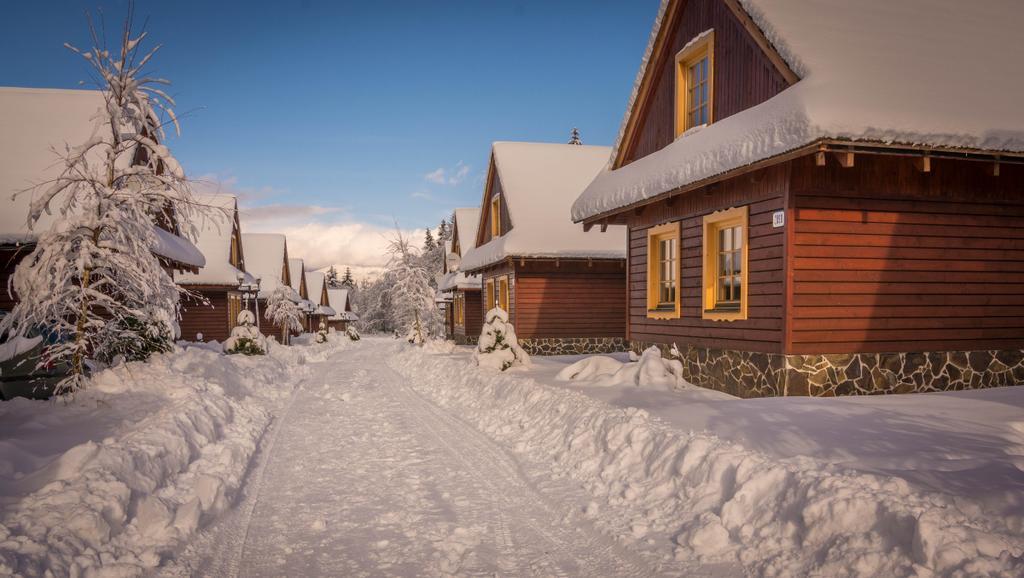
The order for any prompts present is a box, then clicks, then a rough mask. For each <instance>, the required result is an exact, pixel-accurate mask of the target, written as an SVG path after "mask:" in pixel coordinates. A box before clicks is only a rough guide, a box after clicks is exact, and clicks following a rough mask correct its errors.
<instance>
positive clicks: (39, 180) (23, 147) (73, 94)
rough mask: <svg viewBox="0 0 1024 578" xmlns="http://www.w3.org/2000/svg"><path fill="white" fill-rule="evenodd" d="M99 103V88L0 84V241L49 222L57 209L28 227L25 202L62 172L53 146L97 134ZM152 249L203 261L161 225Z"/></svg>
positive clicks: (23, 237)
mask: <svg viewBox="0 0 1024 578" xmlns="http://www.w3.org/2000/svg"><path fill="white" fill-rule="evenodd" d="M103 106H104V100H103V94H102V93H101V92H100V91H98V90H67V89H51V88H18V87H0V207H2V208H3V210H0V244H2V243H12V244H13V243H26V242H28V243H31V242H35V240H36V238H37V237H38V234H39V232H40V231H46V230H48V229H49V228H50V226H51V225H52V224H53V222H54V219H56V218H57V216H58V213H57V212H56V211H54V212H53V214H43V216H42V217H41V218H40V219H39V221H38V222H36V224H35V226H34V227H33V229H31V230H30V229H29V228H28V214H29V206H30V205H31V202H32V199H33V197H35V196H37V195H38V194H40V193H41V192H42V191H41V190H37V189H36V187H39V186H40V185H43V184H44V183H47V182H50V181H52V180H54V179H56V178H57V177H58V176H59V175H60V173H61V170H62V169H63V164H61V162H60V159H59V157H58V156H57V153H56V152H55V150H57V151H63V150H64V148H65V146H72V147H74V146H79V145H82V144H83V143H85V142H87V141H88V140H90V139H91V138H93V137H94V136H97V135H98V134H99V133H100V130H101V128H102V127H101V124H100V122H101V115H100V114H99V113H100V111H101V109H102V107H103ZM99 154H100V153H99V150H98V149H97V155H99ZM96 160H97V162H98V161H100V160H102V159H99V158H97V159H96ZM126 162H127V161H126ZM22 192H23V194H18V195H16V196H14V195H15V193H22ZM12 196H13V197H14V198H12ZM154 228H155V227H154ZM152 249H153V252H154V253H156V254H157V255H160V256H161V257H165V258H167V259H170V260H172V261H177V262H178V263H181V264H184V265H191V266H194V267H202V266H203V265H204V264H205V259H204V258H203V255H202V253H200V252H199V250H198V249H196V248H195V247H194V246H193V245H192V243H191V242H189V241H188V240H187V239H184V238H181V237H178V236H176V235H174V234H173V233H168V232H167V231H162V230H160V229H156V240H155V244H154V246H153V248H152Z"/></svg>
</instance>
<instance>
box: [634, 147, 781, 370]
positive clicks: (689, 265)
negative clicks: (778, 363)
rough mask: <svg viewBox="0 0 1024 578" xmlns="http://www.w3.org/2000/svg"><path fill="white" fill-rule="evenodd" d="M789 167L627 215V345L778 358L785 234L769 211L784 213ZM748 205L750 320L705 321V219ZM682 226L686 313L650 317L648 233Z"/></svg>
mask: <svg viewBox="0 0 1024 578" xmlns="http://www.w3.org/2000/svg"><path fill="white" fill-rule="evenodd" d="M788 178H789V173H788V165H786V164H782V165H776V166H774V167H769V168H767V169H762V170H759V171H755V172H753V173H751V174H749V175H744V176H741V177H737V178H735V179H731V180H729V181H725V182H722V183H720V184H719V185H717V186H714V187H711V188H709V189H701V190H697V191H693V192H691V193H688V194H686V195H683V196H681V197H679V198H678V199H677V200H676V201H675V202H674V204H673V205H671V206H669V205H668V203H667V202H665V201H662V202H659V203H655V204H652V205H650V206H648V207H647V208H645V209H644V210H643V211H642V212H641V213H640V214H636V213H635V212H633V213H628V214H627V219H628V222H629V231H630V232H629V263H630V270H629V273H630V282H629V303H630V307H629V325H630V339H631V340H634V341H640V342H648V343H665V344H670V343H677V344H680V345H682V344H686V343H691V344H694V345H698V346H703V347H710V348H726V349H740V350H748V351H761V352H781V351H782V341H783V332H782V327H783V317H784V301H785V297H784V281H785V279H784V277H785V274H784V268H783V264H784V244H785V237H784V229H782V228H773V227H772V224H771V223H772V213H773V212H775V211H777V210H781V209H782V208H783V206H784V202H785V194H786V190H787V187H788ZM740 206H747V207H749V208H748V210H749V227H750V231H749V239H748V240H749V262H748V270H749V281H750V286H749V288H748V292H749V294H748V298H749V303H748V306H747V312H748V318H747V319H746V320H740V321H710V320H705V319H702V302H701V294H702V288H703V287H702V286H703V255H702V252H703V217H704V215H707V214H709V213H712V212H715V211H719V210H723V209H728V208H730V207H740ZM673 221H681V223H682V228H681V241H682V251H681V256H682V263H681V268H682V270H681V273H680V280H681V297H682V315H681V317H680V318H679V319H664V320H663V319H648V318H647V231H648V229H649V228H651V227H652V226H656V225H660V224H663V223H668V222H673Z"/></svg>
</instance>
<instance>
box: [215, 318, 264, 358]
mask: <svg viewBox="0 0 1024 578" xmlns="http://www.w3.org/2000/svg"><path fill="white" fill-rule="evenodd" d="M237 321H238V325H236V326H235V328H234V329H232V330H231V337H228V339H227V341H225V342H224V353H229V354H233V353H241V354H242V355H264V354H265V353H266V352H267V340H266V338H265V337H263V334H262V333H260V330H259V329H258V328H257V327H256V326H255V325H254V323H256V316H255V315H253V313H252V311H249V310H242V311H241V312H239V314H238V318H237Z"/></svg>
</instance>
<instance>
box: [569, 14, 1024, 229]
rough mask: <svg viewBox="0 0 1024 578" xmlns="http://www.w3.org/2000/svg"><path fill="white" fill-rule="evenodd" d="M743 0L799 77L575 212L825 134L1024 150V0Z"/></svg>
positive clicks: (591, 190)
mask: <svg viewBox="0 0 1024 578" xmlns="http://www.w3.org/2000/svg"><path fill="white" fill-rule="evenodd" d="M671 1H676V0H663V2H662V8H661V10H660V11H659V16H658V19H657V20H656V21H655V27H654V30H653V32H652V34H651V39H650V43H649V45H648V48H647V52H646V54H645V56H644V60H643V62H642V64H641V70H640V73H639V74H638V76H637V82H636V84H635V85H634V91H633V95H632V97H631V98H630V103H629V106H628V107H627V112H626V120H625V121H623V130H622V131H620V134H619V139H618V142H617V144H616V151H617V149H618V147H620V146H622V138H623V134H624V129H625V126H626V123H627V122H628V119H629V115H630V113H631V111H632V110H633V108H634V105H635V103H636V101H637V97H638V87H639V86H640V83H641V80H642V78H643V76H644V74H645V71H646V68H647V65H648V63H649V62H651V60H652V54H651V52H652V50H653V46H654V41H655V39H656V38H657V36H658V31H659V29H660V27H661V26H662V25H663V24H665V23H664V18H663V16H664V14H665V8H666V6H667V5H668V3H669V2H671ZM740 2H741V4H742V6H743V8H744V9H745V10H746V11H747V13H748V14H749V15H750V17H751V18H752V19H753V21H754V22H755V23H756V24H757V25H758V27H760V28H761V30H762V31H763V32H764V35H765V37H766V38H767V40H768V41H769V42H770V43H771V44H772V46H773V47H774V48H775V50H776V51H777V52H778V53H779V55H780V56H781V57H782V58H783V59H784V60H785V61H786V63H787V64H788V65H789V67H790V68H791V69H792V70H793V71H794V72H796V74H797V75H798V76H799V77H800V80H799V81H798V82H796V84H794V85H792V86H790V87H789V88H787V89H785V90H783V91H782V92H781V93H779V94H777V95H776V96H774V97H773V98H771V99H769V100H767V101H766V102H764V103H761V104H760V105H758V106H755V107H752V108H750V109H747V110H745V111H742V112H740V113H737V114H734V115H732V116H729V117H727V118H724V119H722V120H720V121H716V122H714V123H713V124H711V125H709V126H706V127H703V128H698V129H695V130H693V131H690V132H688V133H686V134H685V135H684V136H682V137H680V138H677V139H676V140H675V142H673V143H672V144H670V145H668V146H667V147H665V148H663V149H661V150H659V151H657V152H655V153H652V154H650V155H647V156H645V157H643V158H641V159H638V160H636V161H634V162H632V163H630V164H628V165H626V166H624V167H622V168H619V169H616V170H614V171H613V170H605V171H603V172H602V173H601V174H600V175H599V176H598V177H597V179H595V180H594V182H593V183H591V184H590V186H588V187H587V189H586V190H585V191H584V192H583V194H582V195H580V197H579V199H578V200H577V201H576V203H575V204H574V205H573V208H572V217H573V219H574V220H582V219H586V218H589V217H594V216H597V215H601V214H604V213H607V212H610V211H614V210H616V209H619V208H621V207H625V206H628V205H631V204H633V203H637V202H641V201H644V200H646V199H649V198H651V197H654V196H656V195H658V194H661V193H663V192H666V191H670V190H673V189H676V188H679V187H682V186H686V185H688V184H691V183H696V182H698V181H702V180H704V179H707V178H711V177H714V176H716V175H719V174H722V173H725V172H728V171H730V170H733V169H737V168H740V167H743V166H746V165H749V164H751V163H754V162H757V161H760V160H764V159H768V158H771V157H774V156H777V155H780V154H783V153H786V152H788V151H792V150H795V149H798V148H801V147H803V146H806V145H809V144H813V143H814V142H816V141H818V140H822V139H836V140H844V141H866V142H872V143H885V144H900V145H908V146H909V145H913V146H927V147H937V148H943V147H951V148H959V149H972V150H984V151H1006V152H1015V153H1019V152H1024V112H1022V109H1021V107H1020V102H1021V101H1022V100H1024V75H1021V74H1020V73H1019V71H1020V64H1019V57H1020V54H1022V53H1024V34H1021V32H1020V27H1021V22H1024V3H1022V2H1019V1H1017V0H991V1H989V2H964V1H963V0H901V1H899V2H892V1H890V0H860V1H858V2H849V1H847V0H818V1H815V2H807V1H805V0H740ZM722 88H723V89H729V87H726V86H723V87H722ZM732 89H733V90H739V89H740V87H732ZM613 158H614V155H613Z"/></svg>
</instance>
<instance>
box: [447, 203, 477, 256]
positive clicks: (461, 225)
mask: <svg viewBox="0 0 1024 578" xmlns="http://www.w3.org/2000/svg"><path fill="white" fill-rule="evenodd" d="M479 222H480V207H463V208H461V209H455V216H454V217H452V224H453V225H454V227H453V229H452V234H453V235H455V234H458V236H459V248H460V249H461V250H462V252H463V253H465V252H466V251H468V250H470V249H472V248H474V247H476V229H477V224H478V223H479ZM456 232H457V233H456Z"/></svg>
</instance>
